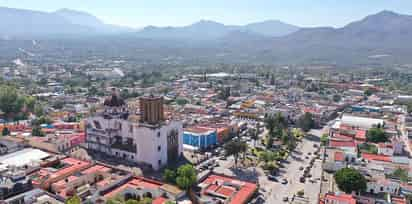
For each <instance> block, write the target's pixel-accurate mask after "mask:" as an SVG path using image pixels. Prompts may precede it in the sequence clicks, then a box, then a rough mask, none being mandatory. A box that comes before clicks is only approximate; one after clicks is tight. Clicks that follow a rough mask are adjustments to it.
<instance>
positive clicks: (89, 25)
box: [0, 7, 299, 40]
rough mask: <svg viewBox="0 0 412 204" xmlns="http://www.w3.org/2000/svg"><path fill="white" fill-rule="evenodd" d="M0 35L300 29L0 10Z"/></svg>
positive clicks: (188, 34) (181, 34) (197, 34)
mask: <svg viewBox="0 0 412 204" xmlns="http://www.w3.org/2000/svg"><path fill="white" fill-rule="evenodd" d="M0 18H1V19H7V20H4V21H0V35H2V36H11V37H16V36H17V37H22V36H28V37H31V36H42V37H43V36H47V35H99V34H119V33H129V34H130V33H134V34H135V35H136V36H137V37H142V38H161V39H193V40H205V39H208V40H211V39H217V38H221V37H224V36H225V35H227V34H229V33H230V32H232V31H247V32H253V33H255V34H259V35H262V36H271V37H276V36H283V35H287V34H290V33H292V32H295V31H297V30H298V29H299V28H298V27H297V26H294V25H289V24H286V23H283V22H280V21H277V20H268V21H263V22H257V23H251V24H247V25H244V26H235V25H224V24H222V23H218V22H214V21H208V20H201V21H199V22H196V23H193V24H192V25H188V26H182V27H156V26H147V27H145V28H143V29H140V30H139V29H132V28H128V27H122V26H116V25H109V24H106V23H104V22H103V21H102V20H100V19H99V18H97V17H95V16H93V15H91V14H89V13H86V12H82V11H76V10H71V9H60V10H57V11H55V12H41V11H33V10H25V9H14V8H6V7H0Z"/></svg>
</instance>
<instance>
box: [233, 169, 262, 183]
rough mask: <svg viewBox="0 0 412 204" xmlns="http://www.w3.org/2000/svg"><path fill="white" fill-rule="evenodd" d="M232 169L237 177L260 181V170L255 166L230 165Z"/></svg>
mask: <svg viewBox="0 0 412 204" xmlns="http://www.w3.org/2000/svg"><path fill="white" fill-rule="evenodd" d="M230 170H231V171H232V173H233V174H234V175H235V177H236V178H239V179H240V180H244V181H251V182H257V181H259V172H258V171H256V170H254V168H248V169H245V168H241V167H237V168H236V167H230Z"/></svg>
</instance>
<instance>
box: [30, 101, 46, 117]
mask: <svg viewBox="0 0 412 204" xmlns="http://www.w3.org/2000/svg"><path fill="white" fill-rule="evenodd" d="M33 113H34V114H35V115H36V116H37V117H41V116H43V115H44V108H43V105H42V104H40V103H36V104H35V105H34V109H33Z"/></svg>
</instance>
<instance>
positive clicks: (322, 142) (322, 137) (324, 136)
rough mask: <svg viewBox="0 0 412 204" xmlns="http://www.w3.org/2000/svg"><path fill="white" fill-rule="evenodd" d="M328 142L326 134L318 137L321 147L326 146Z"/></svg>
mask: <svg viewBox="0 0 412 204" xmlns="http://www.w3.org/2000/svg"><path fill="white" fill-rule="evenodd" d="M328 142H329V136H328V134H326V133H324V134H322V136H321V137H320V143H321V145H323V146H326V145H327V144H328Z"/></svg>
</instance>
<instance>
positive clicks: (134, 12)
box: [0, 0, 412, 27]
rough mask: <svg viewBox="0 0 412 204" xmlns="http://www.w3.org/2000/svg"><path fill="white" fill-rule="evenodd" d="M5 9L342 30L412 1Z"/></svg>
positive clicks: (91, 3)
mask: <svg viewBox="0 0 412 204" xmlns="http://www.w3.org/2000/svg"><path fill="white" fill-rule="evenodd" d="M0 6H5V7H13V8H25V9H33V10H41V11H54V10H57V9H60V8H70V9H76V10H82V11H86V12H89V13H91V14H93V15H95V16H97V17H99V18H101V19H103V20H104V21H105V22H106V23H111V24H119V25H127V26H131V27H143V26H146V25H157V26H165V25H173V26H176V25H187V24H191V23H193V22H195V21H198V20H200V19H207V20H214V21H218V22H221V23H225V24H246V23H250V22H255V21H262V20H268V19H277V20H281V21H284V22H287V23H291V24H295V25H299V26H335V27H340V26H343V25H345V24H347V23H348V22H350V21H353V20H358V19H360V18H363V17H364V16H366V15H369V14H372V13H376V12H378V11H381V10H392V11H395V12H399V13H404V14H412V0H0Z"/></svg>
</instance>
